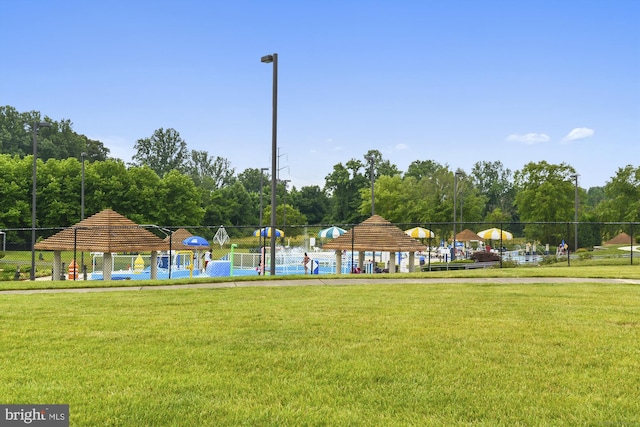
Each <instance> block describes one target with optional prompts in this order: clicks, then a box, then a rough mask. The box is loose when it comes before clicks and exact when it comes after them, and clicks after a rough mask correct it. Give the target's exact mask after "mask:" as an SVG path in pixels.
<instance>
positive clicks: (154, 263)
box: [151, 251, 158, 280]
mask: <svg viewBox="0 0 640 427" xmlns="http://www.w3.org/2000/svg"><path fill="white" fill-rule="evenodd" d="M157 278H158V251H151V280H156V279H157Z"/></svg>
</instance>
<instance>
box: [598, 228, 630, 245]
mask: <svg viewBox="0 0 640 427" xmlns="http://www.w3.org/2000/svg"><path fill="white" fill-rule="evenodd" d="M603 244H604V245H631V244H632V242H631V236H629V235H628V234H627V233H625V232H624V231H623V232H622V233H620V234H618V235H617V236H616V237H614V238H613V239H611V240H607V241H606V242H604V243H603Z"/></svg>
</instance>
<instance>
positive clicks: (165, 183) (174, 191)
mask: <svg viewBox="0 0 640 427" xmlns="http://www.w3.org/2000/svg"><path fill="white" fill-rule="evenodd" d="M157 197H158V198H159V205H160V208H159V211H158V215H157V218H158V220H157V224H158V225H167V226H171V225H185V224H189V225H191V224H193V225H200V224H202V219H203V218H204V213H205V210H204V209H203V208H202V207H201V203H200V193H199V191H198V189H197V188H196V186H195V184H194V183H193V181H192V180H191V178H189V177H188V176H186V175H183V174H181V173H180V172H178V171H177V170H172V171H170V172H168V173H167V174H166V175H164V176H163V177H162V178H161V180H160V186H159V188H158V192H157Z"/></svg>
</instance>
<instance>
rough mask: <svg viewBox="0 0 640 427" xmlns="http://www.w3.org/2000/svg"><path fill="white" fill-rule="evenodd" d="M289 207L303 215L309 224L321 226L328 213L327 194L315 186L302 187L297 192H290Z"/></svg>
mask: <svg viewBox="0 0 640 427" xmlns="http://www.w3.org/2000/svg"><path fill="white" fill-rule="evenodd" d="M289 199H290V200H291V205H292V206H293V207H294V208H295V209H298V210H299V211H300V213H301V214H303V215H304V216H305V217H306V218H307V221H309V224H321V223H322V222H323V221H325V219H326V216H327V213H328V212H329V210H328V208H329V204H330V201H329V197H328V196H327V193H326V192H325V191H324V190H322V189H321V188H320V187H319V186H317V185H311V186H306V187H302V188H301V189H300V190H299V191H298V190H296V189H295V188H294V189H293V190H291V194H290V197H287V201H289Z"/></svg>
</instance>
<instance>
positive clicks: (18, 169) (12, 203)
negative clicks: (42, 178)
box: [0, 154, 33, 228]
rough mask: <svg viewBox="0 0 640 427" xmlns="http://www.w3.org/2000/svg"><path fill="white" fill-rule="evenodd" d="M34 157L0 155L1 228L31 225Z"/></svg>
mask: <svg viewBox="0 0 640 427" xmlns="http://www.w3.org/2000/svg"><path fill="white" fill-rule="evenodd" d="M32 165H33V157H31V156H28V157H25V158H23V159H21V158H20V157H19V156H18V155H15V156H10V155H8V154H0V171H2V173H0V200H2V203H0V228H20V227H26V226H27V225H28V224H30V221H31V220H30V218H31V191H30V190H28V191H25V190H26V189H30V188H31V185H32V180H31V177H32Z"/></svg>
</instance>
